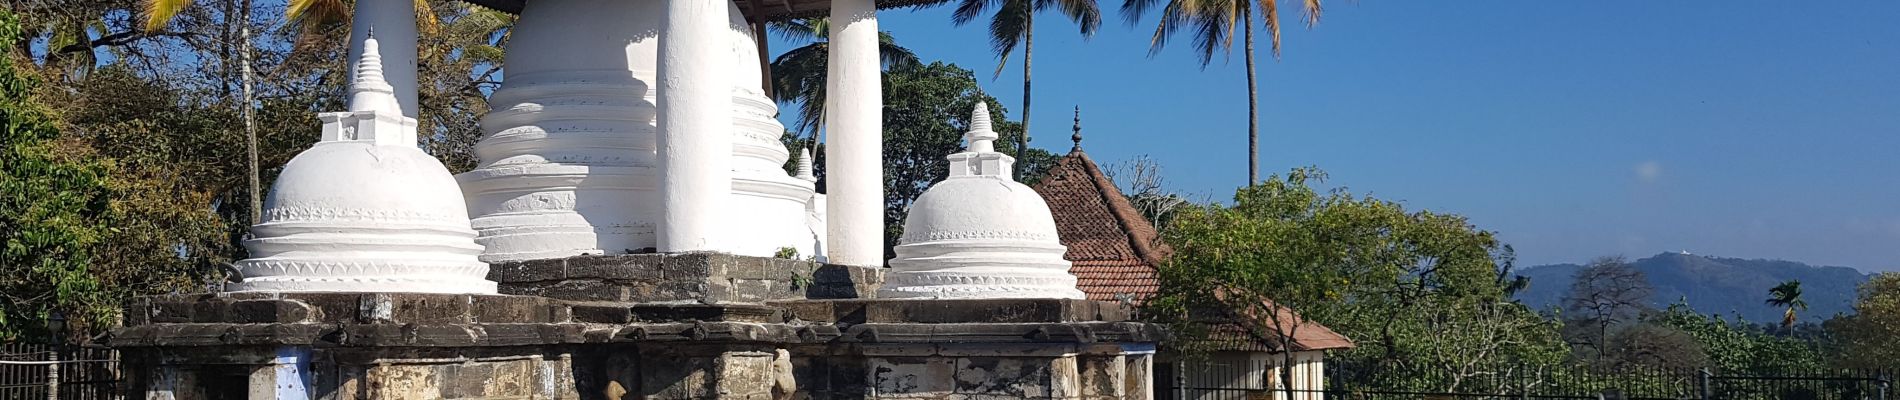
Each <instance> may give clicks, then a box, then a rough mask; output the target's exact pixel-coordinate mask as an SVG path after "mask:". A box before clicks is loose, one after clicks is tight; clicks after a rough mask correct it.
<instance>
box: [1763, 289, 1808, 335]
mask: <svg viewBox="0 0 1900 400" xmlns="http://www.w3.org/2000/svg"><path fill="white" fill-rule="evenodd" d="M1767 303H1768V305H1770V306H1775V307H1786V308H1787V309H1788V311H1787V312H1784V313H1782V314H1781V326H1782V327H1783V328H1787V330H1788V336H1794V321H1795V311H1797V310H1799V311H1807V310H1808V301H1807V300H1806V299H1802V298H1801V281H1794V280H1791V281H1787V282H1782V283H1781V284H1780V285H1775V287H1774V288H1772V289H1768V301H1767Z"/></svg>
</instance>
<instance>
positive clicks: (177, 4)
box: [140, 0, 191, 32]
mask: <svg viewBox="0 0 1900 400" xmlns="http://www.w3.org/2000/svg"><path fill="white" fill-rule="evenodd" d="M140 3H141V4H140V5H141V6H142V7H140V8H141V9H142V10H141V12H140V15H141V16H143V17H144V19H145V24H144V25H145V30H146V31H148V32H149V31H157V30H160V29H165V25H171V23H172V18H174V17H177V16H178V13H179V12H182V11H184V10H185V7H190V6H191V0H140Z"/></svg>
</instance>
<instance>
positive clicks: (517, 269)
mask: <svg viewBox="0 0 1900 400" xmlns="http://www.w3.org/2000/svg"><path fill="white" fill-rule="evenodd" d="M566 264H567V260H566V259H549V260H528V261H509V262H503V263H495V264H491V265H489V267H488V280H491V281H495V282H501V283H520V282H541V281H558V280H561V279H565V278H567V270H566V269H567V266H566Z"/></svg>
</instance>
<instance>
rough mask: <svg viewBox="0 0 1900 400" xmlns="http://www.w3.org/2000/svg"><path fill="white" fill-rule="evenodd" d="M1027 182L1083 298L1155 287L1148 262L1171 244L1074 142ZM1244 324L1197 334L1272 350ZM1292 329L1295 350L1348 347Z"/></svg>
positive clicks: (1217, 342) (1149, 291)
mask: <svg viewBox="0 0 1900 400" xmlns="http://www.w3.org/2000/svg"><path fill="white" fill-rule="evenodd" d="M1034 188H1035V189H1036V193H1038V194H1041V195H1042V199H1043V201H1045V202H1048V203H1049V211H1050V212H1051V214H1053V216H1054V217H1055V221H1056V234H1057V235H1059V236H1060V237H1061V240H1062V245H1064V246H1068V247H1069V251H1068V253H1066V254H1064V255H1063V258H1065V259H1068V260H1069V261H1070V262H1072V263H1073V265H1071V266H1070V267H1069V273H1071V274H1075V277H1076V284H1075V286H1076V288H1077V289H1081V290H1082V293H1085V294H1087V295H1088V298H1089V299H1090V300H1108V301H1118V300H1121V299H1120V298H1118V295H1125V296H1129V297H1130V299H1129V300H1132V301H1134V302H1139V301H1141V300H1143V299H1146V298H1148V297H1151V296H1154V295H1155V293H1157V292H1160V289H1161V282H1160V280H1159V279H1158V278H1159V277H1158V276H1157V275H1158V274H1157V273H1156V269H1155V268H1156V266H1159V265H1163V263H1164V262H1165V261H1166V260H1167V258H1168V255H1169V254H1170V253H1171V252H1172V250H1170V249H1169V248H1168V246H1167V244H1166V243H1162V242H1161V235H1160V234H1159V233H1158V232H1156V231H1155V227H1154V225H1153V224H1151V223H1149V222H1148V219H1147V217H1143V216H1142V215H1141V212H1140V211H1138V210H1136V209H1135V205H1134V204H1133V203H1130V202H1129V201H1128V197H1127V196H1123V195H1122V192H1121V189H1117V188H1115V183H1114V182H1112V181H1110V180H1109V179H1108V176H1107V175H1104V174H1102V170H1101V168H1099V167H1097V166H1096V165H1095V161H1094V160H1091V159H1089V156H1088V154H1086V153H1083V152H1082V149H1081V147H1080V144H1079V143H1078V144H1077V148H1076V149H1074V150H1071V151H1069V155H1067V156H1064V157H1062V159H1061V160H1058V161H1057V162H1056V165H1055V167H1053V168H1050V169H1049V173H1048V175H1046V176H1044V177H1043V178H1042V181H1040V182H1036V184H1035V185H1034ZM1267 307H1268V308H1270V309H1275V310H1278V312H1280V313H1281V314H1280V315H1281V316H1282V318H1280V319H1281V320H1287V321H1296V320H1298V316H1297V315H1296V314H1294V313H1293V311H1292V310H1288V309H1286V308H1281V307H1278V306H1274V305H1272V304H1271V303H1269V304H1267ZM1230 315H1231V314H1230ZM1229 318H1231V317H1229ZM1255 319H1256V320H1257V322H1260V323H1261V324H1260V325H1265V324H1268V323H1270V322H1268V321H1270V319H1267V318H1255ZM1247 325H1253V324H1242V323H1240V321H1234V322H1233V323H1227V324H1214V326H1212V327H1210V328H1212V329H1210V331H1209V332H1208V336H1209V337H1207V338H1203V340H1206V341H1208V342H1211V343H1210V344H1212V345H1213V346H1214V347H1215V349H1217V350H1230V351H1276V350H1277V347H1278V345H1277V344H1276V342H1275V341H1272V340H1267V339H1265V337H1264V336H1262V335H1261V333H1262V332H1263V331H1267V330H1266V329H1259V328H1266V327H1265V326H1259V327H1250V326H1247ZM1293 336H1294V343H1293V344H1294V347H1295V348H1296V349H1297V350H1325V349H1339V348H1349V347H1352V341H1351V340H1349V339H1347V338H1346V337H1345V336H1342V335H1340V334H1338V333H1336V332H1333V331H1332V330H1331V329H1328V328H1326V327H1325V326H1322V325H1320V324H1318V323H1313V322H1301V323H1300V325H1299V329H1295V330H1294V331H1293Z"/></svg>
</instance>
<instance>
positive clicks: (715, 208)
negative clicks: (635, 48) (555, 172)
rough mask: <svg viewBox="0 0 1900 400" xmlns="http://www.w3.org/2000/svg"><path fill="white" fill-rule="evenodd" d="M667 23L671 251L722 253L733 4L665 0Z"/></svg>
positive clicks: (666, 230) (666, 171)
mask: <svg viewBox="0 0 1900 400" xmlns="http://www.w3.org/2000/svg"><path fill="white" fill-rule="evenodd" d="M665 1H666V13H665V14H664V17H662V19H661V22H660V38H659V39H660V54H659V57H660V65H659V68H658V69H659V70H658V71H657V72H658V73H659V79H658V80H659V93H658V97H659V101H658V103H659V104H658V106H659V116H658V118H656V119H655V121H654V122H655V125H656V126H657V128H658V130H659V134H660V135H659V140H658V143H657V144H658V145H659V154H658V155H659V158H660V223H659V238H658V239H659V250H660V251H663V252H681V251H701V250H719V249H720V245H721V244H720V243H718V242H717V240H718V239H719V237H720V235H719V232H718V231H719V227H720V226H721V225H723V224H721V223H720V221H722V220H723V219H722V217H721V215H720V213H721V212H722V211H723V207H724V205H725V204H726V203H727V201H726V200H727V198H728V197H730V196H731V195H732V134H731V129H732V74H730V72H731V71H730V68H731V64H732V44H731V43H730V42H729V39H730V36H729V32H728V31H727V23H728V21H727V15H726V1H725V0H665Z"/></svg>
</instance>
